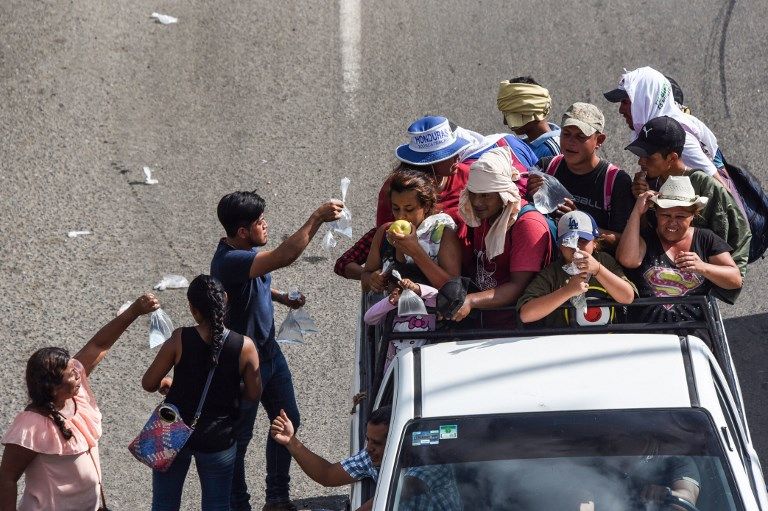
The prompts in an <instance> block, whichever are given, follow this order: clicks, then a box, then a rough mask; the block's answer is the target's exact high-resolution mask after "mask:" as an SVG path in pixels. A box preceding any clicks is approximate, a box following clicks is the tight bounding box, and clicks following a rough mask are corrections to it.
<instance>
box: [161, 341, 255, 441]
mask: <svg viewBox="0 0 768 511" xmlns="http://www.w3.org/2000/svg"><path fill="white" fill-rule="evenodd" d="M242 349H243V336H242V335H240V334H238V333H236V332H233V331H231V330H230V332H229V336H228V337H227V339H226V340H225V342H224V347H223V348H222V350H221V354H220V355H219V363H218V365H217V366H216V370H215V371H214V373H213V378H212V379H211V386H210V388H209V389H208V395H207V396H206V399H205V403H203V410H202V413H201V414H200V420H199V421H198V422H197V426H196V427H195V431H194V432H193V433H192V436H191V437H190V438H189V440H188V441H187V445H189V446H190V448H192V449H194V450H196V451H200V452H218V451H222V450H224V449H227V448H229V447H230V446H231V445H232V443H233V442H234V436H233V434H232V428H233V425H234V421H235V419H236V418H237V414H238V406H239V404H240V380H241V379H242V378H241V376H240V352H241V351H242ZM210 360H211V346H210V344H208V343H206V342H205V341H204V340H203V339H202V338H201V337H200V334H198V332H197V329H196V328H195V327H186V328H182V329H181V359H180V360H179V363H178V364H176V365H175V366H174V368H173V384H172V385H171V389H170V390H169V391H168V395H167V396H166V398H165V400H166V402H168V403H173V404H174V405H176V407H177V408H178V409H179V413H181V418H182V419H184V422H185V423H186V424H187V425H191V423H192V419H193V418H194V415H195V411H196V410H197V405H198V404H199V403H200V397H201V396H202V394H203V388H204V387H205V381H206V380H207V379H208V371H209V370H210V367H211V366H210Z"/></svg>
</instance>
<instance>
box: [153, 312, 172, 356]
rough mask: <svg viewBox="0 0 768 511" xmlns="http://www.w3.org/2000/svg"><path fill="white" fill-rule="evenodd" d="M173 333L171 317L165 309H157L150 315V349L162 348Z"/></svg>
mask: <svg viewBox="0 0 768 511" xmlns="http://www.w3.org/2000/svg"><path fill="white" fill-rule="evenodd" d="M172 333H173V322H172V321H171V317H170V316H169V315H168V314H166V312H165V311H164V310H163V309H157V310H156V311H154V312H153V313H152V314H150V315H149V347H150V348H155V347H157V346H160V345H161V344H163V343H164V342H165V341H167V340H168V338H170V337H171V334H172Z"/></svg>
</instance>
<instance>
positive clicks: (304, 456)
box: [270, 410, 356, 486]
mask: <svg viewBox="0 0 768 511" xmlns="http://www.w3.org/2000/svg"><path fill="white" fill-rule="evenodd" d="M270 433H271V434H272V438H274V439H275V442H277V443H278V444H280V445H284V446H285V447H286V448H287V449H288V452H290V453H291V456H293V459H295V460H296V462H297V463H298V464H299V466H300V467H301V469H302V470H303V471H304V473H305V474H307V475H308V476H309V477H311V478H312V479H313V480H314V481H315V482H317V483H319V484H322V485H323V486H344V485H345V484H352V483H354V482H355V481H356V480H355V479H354V478H353V477H352V476H351V475H349V474H348V473H347V471H346V470H344V468H343V467H342V466H341V463H331V462H330V461H328V460H326V459H325V458H323V457H322V456H319V455H317V454H315V453H314V452H312V451H311V450H309V449H308V448H307V447H306V446H305V445H304V444H303V443H301V441H300V440H299V439H298V438H296V431H295V430H294V429H293V423H292V422H291V420H290V419H289V418H288V415H286V413H285V411H284V410H280V415H278V416H277V417H275V420H274V421H272V426H271V427H270Z"/></svg>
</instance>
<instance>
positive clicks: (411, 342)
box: [392, 289, 435, 351]
mask: <svg viewBox="0 0 768 511" xmlns="http://www.w3.org/2000/svg"><path fill="white" fill-rule="evenodd" d="M434 329H435V316H434V315H433V314H427V307H426V306H425V305H424V300H422V299H421V297H420V296H419V295H417V294H416V293H414V292H413V291H411V290H410V289H404V290H403V292H402V293H400V298H399V299H398V301H397V316H395V319H394V321H393V323H392V331H393V332H429V331H432V330H434ZM426 342H427V341H426V339H406V340H402V339H396V340H393V341H392V344H393V346H394V347H395V349H396V350H398V351H399V350H401V349H404V348H416V347H418V346H423V345H424V344H426Z"/></svg>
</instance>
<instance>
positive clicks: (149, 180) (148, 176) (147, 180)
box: [141, 167, 157, 185]
mask: <svg viewBox="0 0 768 511" xmlns="http://www.w3.org/2000/svg"><path fill="white" fill-rule="evenodd" d="M141 170H143V171H144V184H145V185H156V184H157V179H154V178H153V177H152V169H151V168H149V167H142V169H141Z"/></svg>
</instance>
